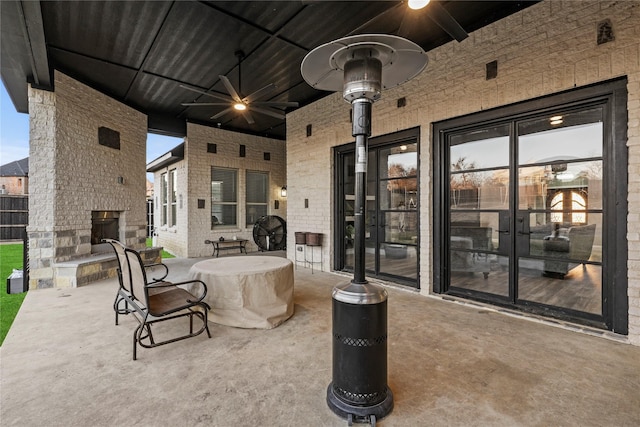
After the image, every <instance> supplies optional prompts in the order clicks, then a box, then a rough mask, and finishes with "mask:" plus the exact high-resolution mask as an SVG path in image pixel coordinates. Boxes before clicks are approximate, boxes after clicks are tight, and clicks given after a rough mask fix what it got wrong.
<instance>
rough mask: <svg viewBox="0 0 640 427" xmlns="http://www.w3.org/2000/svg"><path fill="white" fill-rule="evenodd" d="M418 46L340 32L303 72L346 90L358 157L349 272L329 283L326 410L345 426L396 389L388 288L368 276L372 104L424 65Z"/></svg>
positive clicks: (372, 417)
mask: <svg viewBox="0 0 640 427" xmlns="http://www.w3.org/2000/svg"><path fill="white" fill-rule="evenodd" d="M427 61H428V60H427V55H426V53H425V52H424V50H423V49H422V48H420V46H418V45H416V44H415V43H413V42H411V41H409V40H406V39H403V38H401V37H397V36H391V35H382V34H365V35H356V36H349V37H344V38H341V39H338V40H335V41H333V42H330V43H327V44H324V45H322V46H319V47H317V48H315V49H314V50H312V51H311V52H309V54H307V56H306V57H305V58H304V59H303V61H302V65H301V72H302V76H303V77H304V79H305V81H306V82H307V83H308V84H309V85H311V86H312V87H314V88H316V89H319V90H327V91H339V90H342V91H343V97H344V99H345V100H346V101H347V102H349V103H351V106H352V110H353V127H352V135H353V136H354V137H355V138H356V162H355V180H356V181H355V221H354V222H355V239H354V247H355V262H354V277H353V280H351V281H350V282H348V283H345V284H340V285H337V286H336V287H335V288H334V289H333V293H332V303H333V331H332V332H333V381H332V382H331V384H329V387H328V388H327V404H328V405H329V408H330V409H331V410H332V411H333V412H334V413H336V414H337V415H338V416H340V417H342V418H346V419H347V420H348V421H349V424H351V423H352V421H353V420H354V419H355V420H356V421H369V422H371V424H372V425H375V421H376V419H381V418H383V417H385V416H386V415H388V414H389V413H390V412H391V410H392V409H393V393H392V392H391V390H390V389H389V387H388V386H387V291H386V290H385V289H384V288H383V287H381V286H378V285H375V284H371V283H368V282H367V280H366V279H365V215H366V194H367V191H366V182H367V179H366V174H367V151H368V137H369V136H371V107H372V104H373V102H374V101H376V100H378V99H379V98H380V94H381V91H382V89H387V88H391V87H394V86H397V85H400V84H402V83H404V82H406V81H408V80H410V79H412V78H413V77H415V76H416V75H417V74H419V73H420V72H421V71H422V70H423V69H424V68H425V67H426V66H427Z"/></svg>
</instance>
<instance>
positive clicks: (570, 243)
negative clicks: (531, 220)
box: [542, 224, 596, 278]
mask: <svg viewBox="0 0 640 427" xmlns="http://www.w3.org/2000/svg"><path fill="white" fill-rule="evenodd" d="M595 232H596V225H595V224H589V225H583V226H574V227H571V228H569V230H568V231H567V233H566V234H567V235H566V236H562V235H558V233H556V234H554V235H551V236H546V237H545V238H544V240H543V242H542V250H543V255H544V256H546V257H553V258H558V260H545V262H544V275H546V276H549V277H557V278H564V275H565V274H567V273H568V272H569V270H571V269H572V268H574V267H575V266H576V263H575V261H577V263H578V264H583V265H584V263H585V262H587V261H589V258H591V251H592V249H593V239H594V237H595ZM571 261H574V262H573V263H572V262H571Z"/></svg>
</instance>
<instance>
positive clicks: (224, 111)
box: [211, 107, 233, 120]
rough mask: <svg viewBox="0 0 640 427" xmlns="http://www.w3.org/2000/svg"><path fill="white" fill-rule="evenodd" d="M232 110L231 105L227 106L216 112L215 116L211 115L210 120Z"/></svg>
mask: <svg viewBox="0 0 640 427" xmlns="http://www.w3.org/2000/svg"><path fill="white" fill-rule="evenodd" d="M230 111H233V107H229V108H225V109H224V110H222V111H220V112H219V113H218V114H216V115H215V116H211V120H215V119H218V118H220V117H222V116H224V115H225V114H227V113H228V112H230Z"/></svg>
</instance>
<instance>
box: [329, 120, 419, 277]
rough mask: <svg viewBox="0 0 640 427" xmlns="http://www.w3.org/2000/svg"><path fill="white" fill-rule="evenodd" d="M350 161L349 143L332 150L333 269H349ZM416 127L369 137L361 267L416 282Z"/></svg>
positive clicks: (352, 156) (370, 272)
mask: <svg viewBox="0 0 640 427" xmlns="http://www.w3.org/2000/svg"><path fill="white" fill-rule="evenodd" d="M354 161H355V153H354V148H353V147H352V146H345V147H340V148H339V149H337V150H336V164H337V166H338V167H337V168H336V170H337V176H336V182H337V183H338V186H337V194H336V202H337V203H336V205H337V212H336V217H337V221H336V223H337V227H336V236H337V238H336V258H335V265H336V269H337V270H345V271H353V265H354V248H353V243H354V239H353V237H354V236H353V234H354V232H355V229H354V226H353V221H354V217H353V215H354V211H353V209H354V200H355V195H354V184H355V181H354ZM418 199H419V186H418V143H417V130H414V131H411V132H409V133H406V132H405V133H401V134H399V135H398V134H395V135H393V136H386V137H380V138H374V139H372V140H371V141H370V145H369V156H368V164H367V201H366V217H365V246H366V249H365V268H366V273H367V275H368V276H373V277H380V278H385V279H389V280H393V281H397V282H399V283H402V284H406V285H409V286H414V287H417V286H418V223H419V210H418Z"/></svg>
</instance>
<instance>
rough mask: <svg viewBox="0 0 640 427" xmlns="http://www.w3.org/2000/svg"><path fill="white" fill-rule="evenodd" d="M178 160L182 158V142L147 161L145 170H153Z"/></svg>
mask: <svg viewBox="0 0 640 427" xmlns="http://www.w3.org/2000/svg"><path fill="white" fill-rule="evenodd" d="M180 160H184V142H183V143H182V144H180V145H178V146H177V147H174V148H173V149H171V151H168V152H167V153H165V154H163V155H162V156H160V157H158V158H157V159H155V160H152V161H150V162H149V163H147V172H155V171H157V170H160V169H162V168H166V167H167V166H169V165H171V164H173V163H176V162H179V161H180Z"/></svg>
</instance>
